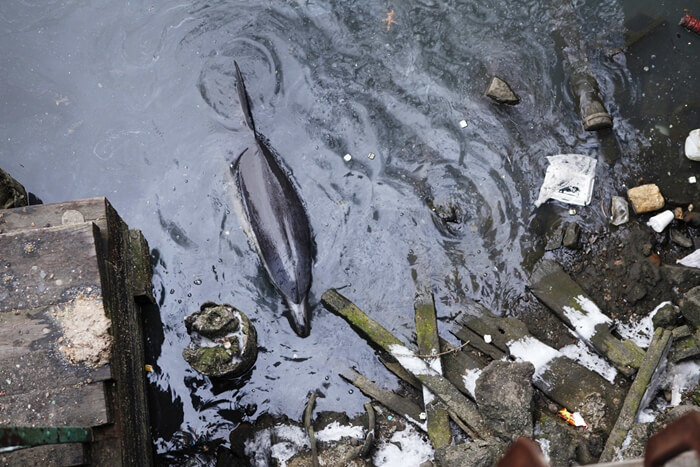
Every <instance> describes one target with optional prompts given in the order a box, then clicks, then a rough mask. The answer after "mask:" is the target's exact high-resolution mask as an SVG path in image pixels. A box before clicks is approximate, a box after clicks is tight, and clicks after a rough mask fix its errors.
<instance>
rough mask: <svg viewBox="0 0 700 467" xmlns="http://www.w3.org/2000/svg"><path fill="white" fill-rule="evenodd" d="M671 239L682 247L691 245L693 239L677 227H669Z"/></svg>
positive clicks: (690, 246)
mask: <svg viewBox="0 0 700 467" xmlns="http://www.w3.org/2000/svg"><path fill="white" fill-rule="evenodd" d="M671 241H672V242H673V243H675V244H676V245H678V246H682V247H683V248H692V247H693V241H692V240H691V239H690V237H689V236H688V235H686V234H685V233H683V232H681V231H680V230H678V229H671Z"/></svg>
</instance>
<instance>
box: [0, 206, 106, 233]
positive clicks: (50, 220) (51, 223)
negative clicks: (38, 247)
mask: <svg viewBox="0 0 700 467" xmlns="http://www.w3.org/2000/svg"><path fill="white" fill-rule="evenodd" d="M106 205H107V199H106V198H104V197H100V198H89V199H83V200H79V201H70V202H66V203H53V204H40V205H35V206H25V207H21V208H15V209H7V210H4V211H2V212H0V233H7V232H13V231H17V230H34V229H44V228H47V227H57V226H61V225H69V224H75V223H79V224H80V223H83V222H93V223H95V224H97V226H98V227H100V228H102V227H103V226H105V225H106V224H105V222H106V215H107V214H106V210H105V206H106ZM78 215H79V216H78ZM80 217H82V220H81V219H80ZM76 221H77V222H76Z"/></svg>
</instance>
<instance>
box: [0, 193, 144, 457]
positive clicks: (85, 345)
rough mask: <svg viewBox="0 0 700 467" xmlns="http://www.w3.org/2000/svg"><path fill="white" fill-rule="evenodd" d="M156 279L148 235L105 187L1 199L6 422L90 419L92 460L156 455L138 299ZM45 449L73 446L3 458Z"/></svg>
mask: <svg viewBox="0 0 700 467" xmlns="http://www.w3.org/2000/svg"><path fill="white" fill-rule="evenodd" d="M150 281H151V271H150V263H149V260H148V245H147V243H146V242H145V239H143V236H142V235H141V234H140V232H139V231H132V232H130V231H129V230H128V227H127V226H126V224H124V222H123V221H122V220H121V218H120V217H119V215H118V214H117V213H116V211H114V209H113V208H112V207H111V205H110V204H109V202H108V201H107V200H106V199H105V198H94V199H89V200H82V201H76V202H68V203H58V204H52V205H39V206H27V207H22V208H16V209H11V210H4V211H2V210H0V395H1V396H2V397H0V422H1V423H3V424H8V425H17V426H22V425H24V424H26V425H34V426H37V425H55V426H69V425H73V426H84V427H92V428H93V430H97V431H96V432H97V433H99V435H96V436H95V442H94V443H93V444H92V450H93V451H94V452H91V453H90V458H91V459H92V460H93V462H94V461H95V460H97V463H99V464H104V465H151V464H152V461H153V458H152V450H153V444H152V441H151V437H150V431H149V422H148V409H147V405H146V387H145V378H144V370H143V365H144V357H143V329H142V323H141V315H140V311H139V308H138V306H137V303H136V300H135V297H139V300H142V301H145V302H151V301H152V294H151V288H152V286H151V284H150ZM91 331H94V332H93V334H91V333H90V332H91ZM86 336H87V338H86ZM81 339H82V340H81ZM52 449H53V450H52ZM41 452H56V453H60V452H73V451H70V450H69V449H67V448H65V447H63V446H54V447H52V448H49V447H42V448H31V449H27V450H23V451H16V453H15V454H12V453H6V454H5V456H4V459H20V458H23V456H28V457H27V458H28V459H40V458H41V457H42V454H41ZM74 454H75V456H76V457H75V458H76V459H78V457H80V456H78V454H77V451H75V452H74ZM56 455H58V454H56ZM69 457H70V456H69ZM13 462H14V461H13ZM65 465H71V464H70V463H69V462H68V461H66V463H65Z"/></svg>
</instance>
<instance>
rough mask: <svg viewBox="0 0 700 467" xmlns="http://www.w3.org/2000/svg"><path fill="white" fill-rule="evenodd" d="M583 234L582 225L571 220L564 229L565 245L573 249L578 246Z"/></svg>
mask: <svg viewBox="0 0 700 467" xmlns="http://www.w3.org/2000/svg"><path fill="white" fill-rule="evenodd" d="M580 235H581V227H580V226H579V225H578V224H577V223H576V222H570V223H569V225H567V226H566V230H565V231H564V246H565V247H567V248H571V249H576V248H578V239H579V236H580Z"/></svg>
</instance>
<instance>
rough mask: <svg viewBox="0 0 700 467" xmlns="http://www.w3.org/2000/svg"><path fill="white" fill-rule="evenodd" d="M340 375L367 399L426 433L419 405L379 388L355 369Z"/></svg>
mask: <svg viewBox="0 0 700 467" xmlns="http://www.w3.org/2000/svg"><path fill="white" fill-rule="evenodd" d="M339 375H340V376H341V377H343V379H345V380H347V381H348V382H350V383H351V384H352V385H354V386H355V387H357V388H358V389H359V390H360V391H362V393H363V394H364V395H366V396H367V397H371V398H372V399H374V400H376V401H377V402H379V403H380V404H382V405H383V406H384V407H386V408H387V409H389V410H391V411H392V412H394V413H395V414H397V415H400V416H402V417H404V418H405V419H406V420H408V421H409V422H411V423H413V424H415V425H416V426H417V427H418V428H420V429H421V430H423V431H425V425H424V424H423V422H422V421H421V413H422V412H423V410H422V409H421V408H420V407H419V406H418V405H417V404H414V403H413V402H411V401H410V400H408V399H406V398H404V397H401V396H399V395H397V394H394V393H393V392H391V391H387V390H386V389H384V388H382V387H379V386H378V385H376V384H375V383H373V382H372V381H370V380H369V379H367V378H366V377H365V376H363V375H361V374H360V373H358V372H356V371H355V370H353V369H350V368H347V369H345V370H343V371H341V372H340V373H339Z"/></svg>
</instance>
